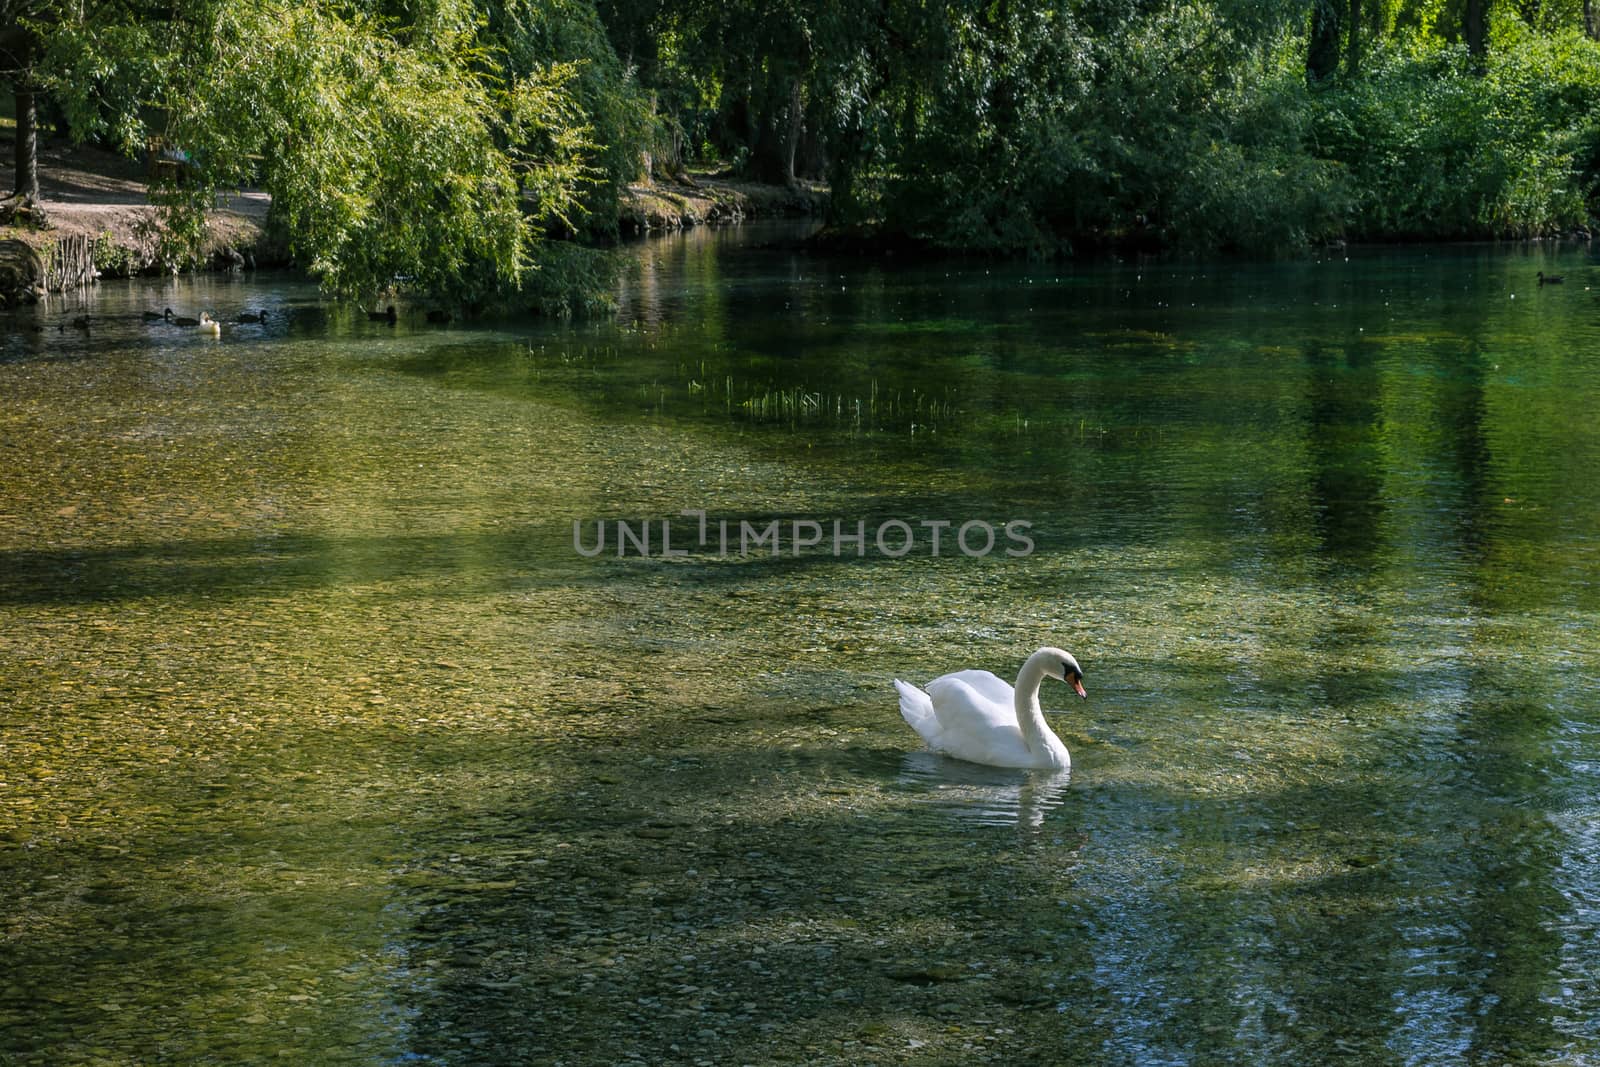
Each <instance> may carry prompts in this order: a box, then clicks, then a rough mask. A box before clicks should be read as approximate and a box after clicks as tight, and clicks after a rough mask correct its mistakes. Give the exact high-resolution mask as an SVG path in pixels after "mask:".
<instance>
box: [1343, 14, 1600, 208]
mask: <svg viewBox="0 0 1600 1067" xmlns="http://www.w3.org/2000/svg"><path fill="white" fill-rule="evenodd" d="M1319 104H1320V107H1319V115H1318V118H1317V123H1316V129H1317V142H1318V145H1319V149H1320V151H1321V152H1322V153H1323V154H1325V155H1327V156H1329V157H1332V158H1335V159H1338V160H1340V161H1342V162H1343V163H1344V164H1345V166H1346V167H1347V168H1348V170H1349V173H1350V176H1351V184H1352V187H1353V188H1354V189H1355V190H1356V191H1357V197H1356V206H1355V211H1354V221H1353V223H1352V228H1353V232H1354V234H1355V235H1356V236H1360V237H1364V238H1396V237H1399V238H1429V239H1439V238H1463V237H1527V236H1535V235H1539V234H1548V233H1556V232H1560V231H1562V230H1565V229H1571V228H1573V227H1581V226H1586V225H1588V224H1589V221H1590V220H1589V210H1588V200H1589V199H1590V198H1591V197H1592V196H1593V194H1594V190H1595V188H1596V183H1597V179H1600V46H1597V45H1596V44H1595V43H1594V42H1592V41H1589V40H1587V39H1585V38H1584V37H1582V36H1581V35H1579V34H1577V33H1576V32H1571V31H1569V32H1564V33H1560V34H1556V35H1553V36H1542V35H1537V34H1534V33H1533V32H1532V31H1530V30H1528V29H1527V28H1526V27H1524V26H1521V25H1520V24H1511V25H1509V26H1504V27H1502V28H1501V30H1500V31H1499V34H1498V36H1497V40H1496V42H1495V47H1494V48H1493V49H1491V51H1490V53H1489V61H1488V64H1487V67H1486V69H1485V70H1484V71H1483V73H1482V74H1481V76H1480V75H1479V74H1478V73H1477V72H1476V71H1475V70H1474V69H1473V67H1472V65H1471V63H1470V62H1469V59H1468V57H1467V55H1466V53H1465V50H1464V49H1462V48H1460V47H1458V46H1444V45H1438V44H1431V45H1424V46H1423V47H1419V48H1413V49H1409V50H1400V49H1397V48H1389V49H1385V50H1383V51H1382V52H1378V53H1375V54H1373V55H1372V56H1371V57H1370V61H1369V64H1368V66H1367V68H1366V70H1365V71H1364V72H1363V75H1362V76H1361V77H1360V78H1356V79H1349V80H1347V81H1346V82H1345V83H1343V84H1341V85H1340V86H1338V87H1337V88H1336V89H1333V90H1330V91H1329V92H1328V94H1327V95H1326V97H1325V98H1324V99H1322V100H1321V101H1319Z"/></svg>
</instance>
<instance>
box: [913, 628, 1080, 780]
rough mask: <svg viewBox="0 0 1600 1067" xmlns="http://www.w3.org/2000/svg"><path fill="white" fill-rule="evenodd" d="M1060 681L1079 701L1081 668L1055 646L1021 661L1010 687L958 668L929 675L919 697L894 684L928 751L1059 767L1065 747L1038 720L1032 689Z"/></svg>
mask: <svg viewBox="0 0 1600 1067" xmlns="http://www.w3.org/2000/svg"><path fill="white" fill-rule="evenodd" d="M1046 678H1059V679H1061V680H1062V681H1064V682H1066V683H1067V684H1068V685H1070V686H1072V688H1073V689H1074V690H1075V691H1076V692H1077V694H1078V695H1079V696H1081V697H1083V696H1088V695H1089V694H1087V693H1085V692H1084V691H1083V671H1082V669H1081V668H1079V666H1078V661H1077V660H1075V659H1073V658H1072V656H1071V655H1070V654H1068V653H1066V652H1063V651H1061V649H1059V648H1048V647H1047V648H1041V649H1040V650H1039V651H1037V652H1035V653H1034V654H1033V655H1031V656H1029V657H1028V660H1027V662H1026V663H1024V664H1023V665H1022V670H1021V671H1020V672H1019V673H1018V674H1017V686H1016V688H1015V689H1013V688H1012V687H1011V686H1009V685H1007V684H1006V683H1005V681H1004V680H1002V679H1000V678H997V677H995V676H994V675H992V674H990V673H989V672H988V671H957V672H955V673H954V674H946V675H944V676H943V677H940V678H935V679H934V680H933V681H931V682H929V683H928V688H927V691H926V692H924V691H923V690H921V689H918V688H917V687H916V686H914V685H909V684H907V683H905V682H902V681H900V680H899V679H898V678H897V679H895V683H894V687H895V689H896V690H897V691H898V692H899V694H900V714H901V715H902V716H904V717H905V720H906V722H908V723H910V724H911V728H912V729H913V730H915V731H917V733H918V734H919V735H920V736H921V737H922V740H923V741H925V742H926V743H927V745H928V748H929V749H930V750H931V751H934V752H938V753H941V754H943V755H946V756H952V757H954V758H955V759H961V760H966V761H967V762H969V763H981V764H984V765H985V766H989V767H1023V768H1029V769H1038V770H1065V769H1066V768H1068V767H1070V766H1071V765H1072V757H1071V756H1069V755H1068V754H1067V746H1066V745H1063V744H1062V743H1061V739H1060V738H1059V737H1057V736H1056V735H1055V733H1054V732H1053V731H1052V730H1051V729H1050V727H1049V726H1048V725H1046V724H1045V721H1044V711H1043V710H1042V709H1041V708H1040V707H1039V685H1040V683H1041V682H1043V681H1044V680H1045V679H1046Z"/></svg>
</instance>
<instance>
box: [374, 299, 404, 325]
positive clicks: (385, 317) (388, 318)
mask: <svg viewBox="0 0 1600 1067" xmlns="http://www.w3.org/2000/svg"><path fill="white" fill-rule="evenodd" d="M367 318H369V319H371V320H372V321H373V322H387V323H388V324H389V325H391V326H393V325H394V324H395V320H396V319H398V318H399V316H398V315H396V314H395V313H394V305H393V304H390V305H389V307H388V309H387V310H385V311H369V312H367Z"/></svg>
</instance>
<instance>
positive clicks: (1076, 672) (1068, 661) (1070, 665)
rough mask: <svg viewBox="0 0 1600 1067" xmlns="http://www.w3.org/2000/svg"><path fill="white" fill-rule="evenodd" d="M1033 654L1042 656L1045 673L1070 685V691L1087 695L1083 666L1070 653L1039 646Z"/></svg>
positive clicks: (1081, 695) (1082, 695)
mask: <svg viewBox="0 0 1600 1067" xmlns="http://www.w3.org/2000/svg"><path fill="white" fill-rule="evenodd" d="M1034 655H1036V656H1043V657H1044V659H1045V665H1044V672H1045V674H1047V675H1049V676H1050V677H1052V678H1060V679H1061V680H1062V681H1063V682H1066V683H1067V684H1068V685H1070V686H1072V691H1073V692H1074V693H1077V694H1078V695H1079V696H1080V697H1088V695H1089V694H1088V693H1087V692H1086V691H1085V690H1084V688H1083V668H1082V667H1080V666H1078V661H1077V660H1075V659H1073V658H1072V653H1070V652H1063V651H1062V650H1061V649H1059V648H1041V649H1040V650H1039V651H1038V652H1036V653H1034Z"/></svg>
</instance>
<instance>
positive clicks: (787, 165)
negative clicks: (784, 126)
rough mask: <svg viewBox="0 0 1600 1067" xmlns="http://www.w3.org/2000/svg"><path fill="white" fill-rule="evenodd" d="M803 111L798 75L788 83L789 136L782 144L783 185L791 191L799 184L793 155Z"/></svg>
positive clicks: (802, 123)
mask: <svg viewBox="0 0 1600 1067" xmlns="http://www.w3.org/2000/svg"><path fill="white" fill-rule="evenodd" d="M804 123H805V109H804V107H803V105H802V103H801V100H800V75H798V74H796V75H795V76H794V78H793V79H792V80H790V82H789V135H788V137H786V138H785V139H784V144H783V184H784V185H787V186H788V187H789V188H791V189H793V188H794V187H795V186H796V185H798V184H800V183H799V179H798V177H797V176H796V174H795V170H794V160H795V155H796V154H797V153H798V152H799V150H800V132H801V130H802V129H803V128H804Z"/></svg>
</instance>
